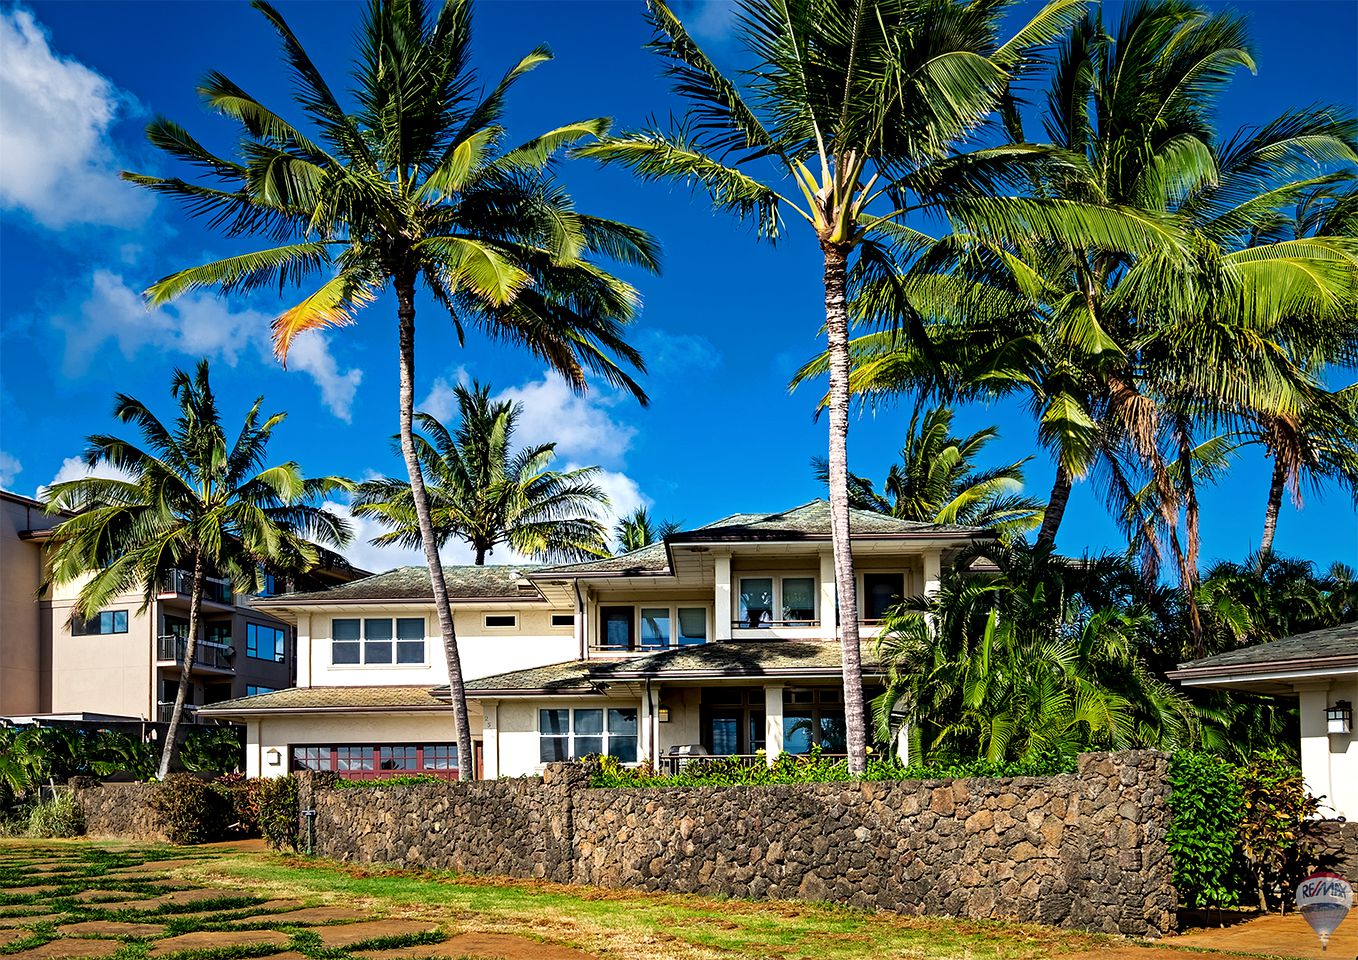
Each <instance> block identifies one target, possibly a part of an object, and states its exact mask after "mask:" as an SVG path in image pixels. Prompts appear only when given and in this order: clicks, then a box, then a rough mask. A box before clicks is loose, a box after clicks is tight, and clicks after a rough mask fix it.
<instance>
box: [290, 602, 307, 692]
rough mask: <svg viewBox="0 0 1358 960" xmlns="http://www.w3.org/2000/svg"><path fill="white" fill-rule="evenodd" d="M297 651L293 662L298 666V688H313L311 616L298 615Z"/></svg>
mask: <svg viewBox="0 0 1358 960" xmlns="http://www.w3.org/2000/svg"><path fill="white" fill-rule="evenodd" d="M296 644H297V649H296V650H295V651H294V656H293V658H292V659H293V662H294V663H296V664H297V686H299V687H309V686H311V614H309V613H302V614H298V615H297V640H296Z"/></svg>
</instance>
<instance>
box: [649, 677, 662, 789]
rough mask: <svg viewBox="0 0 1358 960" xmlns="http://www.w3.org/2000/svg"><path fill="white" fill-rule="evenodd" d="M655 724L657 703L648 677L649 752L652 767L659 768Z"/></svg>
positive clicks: (653, 768)
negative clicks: (652, 694) (652, 697)
mask: <svg viewBox="0 0 1358 960" xmlns="http://www.w3.org/2000/svg"><path fill="white" fill-rule="evenodd" d="M655 724H656V719H655V703H654V702H653V701H652V699H651V681H650V679H649V678H648V679H647V680H646V742H647V744H648V745H649V748H650V749H649V750H648V753H649V754H650V757H651V769H652V770H659V769H660V761H659V758H658V757H657V756H656V755H655V751H656V740H655Z"/></svg>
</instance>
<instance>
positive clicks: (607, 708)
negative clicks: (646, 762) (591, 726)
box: [537, 703, 641, 766]
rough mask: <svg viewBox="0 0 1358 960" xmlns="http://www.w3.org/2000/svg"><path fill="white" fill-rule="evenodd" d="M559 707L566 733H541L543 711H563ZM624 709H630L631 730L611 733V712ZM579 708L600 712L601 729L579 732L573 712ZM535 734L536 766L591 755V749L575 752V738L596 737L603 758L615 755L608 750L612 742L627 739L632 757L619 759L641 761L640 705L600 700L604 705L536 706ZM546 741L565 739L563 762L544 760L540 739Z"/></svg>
mask: <svg viewBox="0 0 1358 960" xmlns="http://www.w3.org/2000/svg"><path fill="white" fill-rule="evenodd" d="M562 710H564V711H565V712H566V732H565V733H564V734H562V733H544V732H543V723H542V720H543V714H545V713H555V712H557V711H562ZM627 710H630V711H631V712H632V714H633V718H632V732H631V733H614V732H613V725H612V714H614V713H620V712H622V711H627ZM578 711H584V712H586V713H592V712H595V711H598V712H599V713H600V714H601V715H602V717H601V720H600V729H599V730H597V731H595V730H586V731H584V732H583V733H582V732H579V731H578V730H577V724H576V713H577V712H578ZM537 734H538V765H539V766H542V765H545V764H548V763H563V762H573V761H576V760H579V759H581V757H582V756H592V755H593V754H594V751H589V752H587V753H585V754H582V755H577V751H576V741H577V740H597V741H599V744H600V749H599V751H598V754H599V755H600V756H605V757H608V756H614V754H613V753H612V752H611V748H612V746H613V743H614V741H619V742H621V741H627V740H630V741H631V742H632V758H633V759H631V760H623V759H622V758H619V762H620V763H622V764H623V765H625V766H635V765H636V764H637V763H639V762H640V758H641V755H640V750H641V709H640V708H639V707H633V706H628V705H625V704H622V705H620V704H610V703H603V704H599V705H598V706H585V707H539V708H538V717H537ZM545 740H563V741H565V745H566V759H565V760H564V761H562V760H547V759H543V756H542V746H543V741H545Z"/></svg>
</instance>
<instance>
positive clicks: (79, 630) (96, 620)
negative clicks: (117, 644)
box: [71, 608, 132, 637]
mask: <svg viewBox="0 0 1358 960" xmlns="http://www.w3.org/2000/svg"><path fill="white" fill-rule="evenodd" d="M105 616H107V617H108V618H109V621H108V622H109V626H110V629H108V630H105V629H104V628H103V627H104V617H105ZM131 619H132V618H131V615H130V611H129V610H127V609H121V608H113V609H109V610H100V611H98V612H97V613H95V614H94V615H93V616H91V617H84V618H81V619H80V620H72V621H71V636H73V637H114V636H120V635H122V634H125V633H127V632H128V630H129V628H130V625H131ZM120 621H121V623H122V625H123V626H122V629H121V630H119V629H118V624H119V622H120ZM91 624H95V625H96V627H97V629H94V630H91V629H90V625H91Z"/></svg>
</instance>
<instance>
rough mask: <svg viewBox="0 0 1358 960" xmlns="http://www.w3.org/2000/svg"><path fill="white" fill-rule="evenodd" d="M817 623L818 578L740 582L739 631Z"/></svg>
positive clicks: (779, 578)
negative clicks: (776, 625)
mask: <svg viewBox="0 0 1358 960" xmlns="http://www.w3.org/2000/svg"><path fill="white" fill-rule="evenodd" d="M775 591H776V592H775ZM775 611H776V613H775ZM815 622H816V578H815V577H806V576H800V577H776V578H775V577H741V578H740V606H739V619H738V620H737V621H736V626H737V627H742V628H745V629H750V630H753V629H758V628H762V627H770V626H773V625H775V624H778V625H786V626H810V625H811V624H814V623H815Z"/></svg>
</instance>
